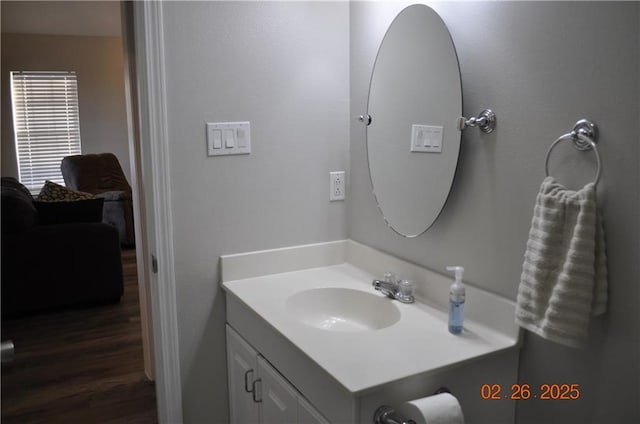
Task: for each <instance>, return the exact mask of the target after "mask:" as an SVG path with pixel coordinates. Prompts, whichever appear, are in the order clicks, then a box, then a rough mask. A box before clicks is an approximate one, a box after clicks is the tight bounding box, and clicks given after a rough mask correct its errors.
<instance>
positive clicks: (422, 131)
mask: <svg viewBox="0 0 640 424" xmlns="http://www.w3.org/2000/svg"><path fill="white" fill-rule="evenodd" d="M443 131H444V128H443V127H441V126H438V125H412V126H411V145H410V151H412V152H420V153H442V133H443Z"/></svg>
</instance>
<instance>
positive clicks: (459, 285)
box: [447, 266, 465, 334]
mask: <svg viewBox="0 0 640 424" xmlns="http://www.w3.org/2000/svg"><path fill="white" fill-rule="evenodd" d="M447 271H454V272H455V277H456V279H455V280H454V282H453V284H451V289H450V290H449V332H450V333H451V334H460V333H462V327H463V321H464V300H465V289H464V284H463V282H462V275H463V274H464V268H463V267H461V266H448V267H447Z"/></svg>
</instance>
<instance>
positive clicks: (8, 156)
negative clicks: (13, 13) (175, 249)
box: [1, 33, 131, 182]
mask: <svg viewBox="0 0 640 424" xmlns="http://www.w3.org/2000/svg"><path fill="white" fill-rule="evenodd" d="M122 55H123V53H122V39H121V38H120V37H90V36H68V35H65V36H63V35H35V34H9V33H3V34H2V74H1V80H2V99H1V100H2V103H1V105H2V175H3V176H14V177H16V178H17V176H18V168H17V163H16V154H15V145H14V135H13V123H12V118H11V89H10V82H9V71H58V70H65V71H66V70H68V71H76V73H77V76H78V103H79V106H80V137H81V142H82V152H83V153H103V152H111V153H113V154H115V155H116V156H117V157H118V160H119V161H120V165H121V166H122V168H123V170H124V172H125V175H126V176H127V179H128V180H129V182H131V178H130V170H131V166H130V162H129V140H128V135H127V119H126V113H125V97H124V96H125V92H124V68H123V56H122Z"/></svg>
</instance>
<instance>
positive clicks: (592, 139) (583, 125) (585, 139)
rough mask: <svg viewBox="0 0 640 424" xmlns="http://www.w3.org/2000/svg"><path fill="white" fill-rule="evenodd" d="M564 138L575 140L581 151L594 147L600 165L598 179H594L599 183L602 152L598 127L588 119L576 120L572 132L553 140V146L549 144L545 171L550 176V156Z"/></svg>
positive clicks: (597, 173) (575, 145) (597, 172)
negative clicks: (599, 151)
mask: <svg viewBox="0 0 640 424" xmlns="http://www.w3.org/2000/svg"><path fill="white" fill-rule="evenodd" d="M564 140H571V141H573V144H574V147H575V148H576V149H578V150H580V151H581V152H586V151H588V150H592V149H593V152H594V153H595V155H596V163H597V165H598V168H597V171H596V179H595V181H594V184H595V185H597V184H598V181H600V169H601V163H600V153H598V148H597V147H596V143H597V142H598V127H597V126H596V124H594V123H593V122H591V121H589V120H588V119H581V120H579V121H578V122H576V125H575V126H574V127H573V130H572V131H571V132H568V133H566V134H563V135H561V136H560V137H558V139H557V140H556V141H554V142H553V144H551V146H549V150H547V155H546V157H545V159H544V171H545V174H546V176H547V177H548V176H549V156H550V155H551V151H552V150H553V148H554V147H556V145H557V144H558V143H560V142H561V141H564Z"/></svg>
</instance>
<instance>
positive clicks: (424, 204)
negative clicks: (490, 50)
mask: <svg viewBox="0 0 640 424" xmlns="http://www.w3.org/2000/svg"><path fill="white" fill-rule="evenodd" d="M367 109H368V114H369V115H370V116H371V123H370V125H369V126H368V127H367V155H368V161H369V175H370V177H371V183H372V185H373V191H374V194H375V197H376V201H377V203H378V207H379V209H380V211H381V212H382V215H383V217H384V219H385V221H386V222H387V224H388V225H389V226H390V227H391V228H392V229H393V230H394V231H396V232H397V233H398V234H400V235H403V236H405V237H416V236H418V235H420V234H422V233H423V232H425V231H426V230H427V229H428V228H429V227H431V225H433V223H434V222H435V220H436V219H437V217H438V215H439V214H440V212H441V211H442V208H443V207H444V204H445V202H446V200H447V197H448V195H449V191H450V189H451V185H452V183H453V178H454V175H455V170H456V165H457V163H458V154H459V151H460V131H459V130H458V129H457V128H456V119H457V118H458V117H460V116H461V115H462V88H461V81H460V69H459V65H458V58H457V56H456V52H455V47H454V45H453V41H452V39H451V35H450V34H449V31H448V29H447V27H446V26H445V24H444V22H443V21H442V19H441V18H440V16H439V15H438V14H437V13H436V12H435V11H433V10H432V9H431V8H429V7H427V6H424V5H412V6H409V7H407V8H405V9H404V10H402V11H401V12H400V13H399V14H398V16H397V17H396V18H395V19H394V21H393V22H392V23H391V25H390V26H389V29H388V30H387V32H386V34H385V36H384V39H383V40H382V44H381V45H380V49H379V50H378V55H377V57H376V61H375V64H374V68H373V73H372V76H371V84H370V87H369V102H368V108H367Z"/></svg>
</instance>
